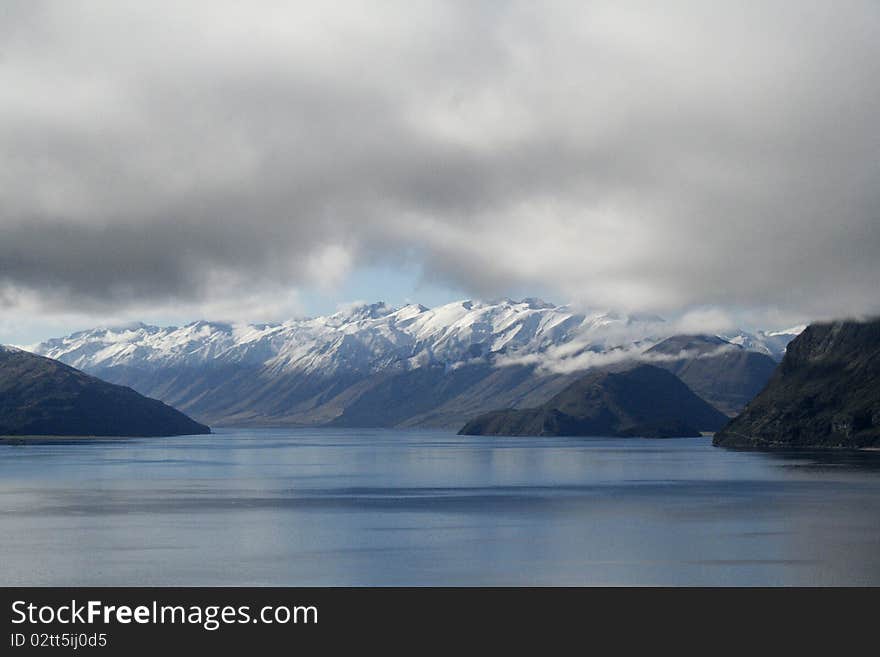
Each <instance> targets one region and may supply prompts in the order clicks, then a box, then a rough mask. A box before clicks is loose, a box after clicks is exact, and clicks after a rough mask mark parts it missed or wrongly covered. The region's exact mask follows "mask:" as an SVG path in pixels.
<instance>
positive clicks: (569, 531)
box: [0, 429, 880, 585]
mask: <svg viewBox="0 0 880 657" xmlns="http://www.w3.org/2000/svg"><path fill="white" fill-rule="evenodd" d="M16 584H22V585H431V584H434V585H437V584H448V585H490V584H494V585H527V584H546V585H576V584H591V585H603V584H624V585H629V584H636V585H715V584H723V585H790V584H808V585H809V584H812V585H826V584H849V585H864V584H873V585H880V454H878V453H864V454H853V453H837V454H821V453H808V452H805V453H800V454H795V455H787V456H781V455H774V454H761V453H745V452H732V451H726V450H721V449H716V448H713V447H711V445H710V442H709V440H708V439H676V440H666V441H649V440H638V439H583V438H581V439H575V438H473V437H458V436H455V435H451V434H449V433H444V432H403V431H384V430H346V431H343V430H307V429H304V430H225V431H224V430H221V431H219V432H218V433H217V434H216V435H213V436H197V437H183V438H162V439H147V440H125V441H116V442H101V443H91V444H42V445H26V446H16V445H0V585H16Z"/></svg>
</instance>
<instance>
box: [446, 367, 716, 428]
mask: <svg viewBox="0 0 880 657" xmlns="http://www.w3.org/2000/svg"><path fill="white" fill-rule="evenodd" d="M725 420H726V418H725V416H724V415H723V414H722V413H721V412H719V411H718V410H716V409H715V408H713V407H712V406H710V405H709V404H708V403H706V402H705V401H704V400H702V399H700V398H699V397H698V396H697V395H695V394H694V393H693V392H692V391H691V390H690V389H689V388H688V387H687V386H686V385H685V384H683V383H682V382H681V381H680V380H679V379H678V378H677V377H676V376H675V375H674V374H671V373H670V372H667V371H666V370H663V369H661V368H659V367H654V366H653V365H635V366H629V367H626V368H620V369H615V370H608V369H605V370H595V371H592V372H590V373H588V374H587V375H586V376H583V377H581V378H579V379H577V380H576V381H575V382H574V383H572V384H570V385H569V386H568V387H566V388H565V389H564V390H563V391H562V392H560V393H559V394H558V395H556V396H554V397H553V398H552V399H550V400H549V401H548V402H546V403H545V404H543V405H541V406H538V407H536V408H530V409H523V410H517V409H508V410H501V411H493V412H490V413H486V414H484V415H481V416H479V417H477V418H475V419H473V420H471V421H470V422H468V423H467V424H466V425H465V426H464V428H462V430H461V431H460V432H459V433H461V434H464V435H510V436H557V435H570V436H644V437H657V438H663V437H670V436H697V435H699V434H700V431H714V430H716V429H717V428H719V427H720V426H721V425H722V424H724V422H725Z"/></svg>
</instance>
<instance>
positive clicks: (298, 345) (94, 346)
mask: <svg viewBox="0 0 880 657" xmlns="http://www.w3.org/2000/svg"><path fill="white" fill-rule="evenodd" d="M635 323H636V321H635V320H632V319H631V318H629V317H626V316H621V315H616V314H611V313H593V314H578V313H575V312H572V311H571V310H570V309H568V308H567V307H565V306H553V305H551V304H548V303H545V302H542V301H540V300H536V299H526V300H524V301H520V302H516V301H511V300H508V299H505V300H503V301H499V302H494V303H484V302H478V301H470V300H468V301H459V302H455V303H450V304H446V305H444V306H440V307H437V308H433V309H429V308H426V307H424V306H421V305H407V306H403V307H402V308H392V307H389V306H387V305H385V304H384V303H381V302H380V303H375V304H372V305H362V306H356V307H354V308H351V309H348V310H345V311H340V312H337V313H335V314H333V315H328V316H324V317H315V318H311V319H301V320H291V321H288V322H284V323H281V324H259V325H246V326H233V325H230V324H223V323H213V322H204V321H200V322H195V323H193V324H188V325H186V326H183V327H180V328H178V327H167V328H159V327H156V326H148V325H146V324H135V325H130V326H125V327H121V328H115V329H112V328H101V329H94V330H90V331H82V332H80V333H74V334H73V335H69V336H67V337H64V338H57V339H53V340H48V341H47V342H43V343H41V344H39V345H35V346H34V347H32V348H31V350H32V351H34V352H36V353H39V354H42V355H44V356H49V357H50V358H55V359H58V360H61V361H63V362H65V363H68V364H69V365H72V366H74V367H78V368H81V369H86V370H95V369H101V368H110V367H117V366H127V367H145V368H153V367H157V366H180V365H188V366H194V365H200V364H205V363H209V362H210V363H215V364H241V365H263V366H265V367H266V368H268V369H269V370H270V371H272V372H275V373H290V372H301V373H313V372H317V373H322V374H326V375H332V374H335V373H337V372H339V371H342V370H353V371H362V372H377V371H382V370H385V369H387V368H389V367H397V368H402V369H413V368H416V367H421V366H425V365H431V364H442V365H444V366H447V367H449V366H452V367H454V366H457V365H460V364H462V363H465V362H469V361H472V360H474V359H478V358H486V357H491V356H492V355H493V354H501V353H505V354H528V353H536V352H540V351H542V350H544V349H546V348H547V347H549V346H551V345H560V344H565V343H567V342H569V341H571V340H572V339H574V338H578V339H584V338H589V337H592V338H593V339H594V341H595V343H596V344H598V345H604V344H606V343H607V342H608V340H609V339H611V338H612V337H614V336H616V335H617V333H616V332H615V331H614V329H622V328H625V327H630V328H631V327H632V326H633V325H634V324H635ZM647 326H648V324H647V323H645V327H646V328H645V330H643V331H641V333H645V332H646V331H647ZM631 332H632V331H630V333H631Z"/></svg>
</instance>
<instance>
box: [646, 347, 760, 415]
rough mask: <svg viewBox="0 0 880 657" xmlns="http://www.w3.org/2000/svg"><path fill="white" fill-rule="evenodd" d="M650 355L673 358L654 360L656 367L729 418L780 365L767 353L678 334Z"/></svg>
mask: <svg viewBox="0 0 880 657" xmlns="http://www.w3.org/2000/svg"><path fill="white" fill-rule="evenodd" d="M647 353H648V354H654V355H661V354H662V355H664V356H668V357H670V358H672V359H673V360H657V361H652V364H654V365H656V366H657V367H662V368H663V369H665V370H669V371H670V372H672V373H673V374H675V375H676V376H677V377H678V378H680V379H681V380H682V381H684V383H685V384H686V385H687V386H688V387H689V388H690V389H691V390H693V391H694V392H695V393H697V394H698V395H699V396H700V397H702V398H703V399H705V400H706V401H707V402H709V403H710V404H712V405H713V406H714V407H715V408H717V409H719V410H720V411H723V412H724V413H727V414H728V415H736V414H737V413H739V412H740V411H742V409H743V408H745V406H746V404H748V403H749V402H750V401H751V400H752V399H754V398H755V395H757V394H758V393H759V392H761V390H763V389H764V386H765V385H767V382H768V381H769V380H770V377H771V376H772V375H773V372H774V371H775V370H776V365H777V363H776V361H774V360H773V359H772V358H770V356H767V355H766V354H760V353H757V352H755V351H748V350H746V349H743V348H742V347H740V346H739V345H735V344H731V343H730V342H727V341H726V340H724V339H722V338H719V337H717V336H709V335H676V336H673V337H671V338H667V339H666V340H663V342H660V343H659V344H657V345H655V346H653V347H652V348H651V349H649V350H648V351H647ZM677 356H681V357H680V358H677Z"/></svg>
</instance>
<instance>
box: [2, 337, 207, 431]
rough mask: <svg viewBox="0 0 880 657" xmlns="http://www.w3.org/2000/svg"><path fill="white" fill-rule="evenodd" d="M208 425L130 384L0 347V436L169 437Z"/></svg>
mask: <svg viewBox="0 0 880 657" xmlns="http://www.w3.org/2000/svg"><path fill="white" fill-rule="evenodd" d="M210 431H211V430H210V429H209V428H208V427H206V426H204V425H202V424H199V423H197V422H195V421H193V420H191V419H190V418H188V417H187V416H186V415H184V414H183V413H180V412H179V411H176V410H174V409H173V408H171V407H170V406H167V405H165V404H163V403H162V402H160V401H157V400H155V399H150V398H148V397H144V396H142V395H140V394H138V393H137V392H135V391H134V390H132V389H131V388H125V387H122V386H117V385H113V384H111V383H107V382H106V381H101V380H100V379H96V378H94V377H92V376H89V375H87V374H84V373H83V372H80V371H79V370H76V369H74V368H72V367H70V366H68V365H64V364H63V363H59V362H58V361H55V360H52V359H50V358H44V357H43V356H37V355H35V354H31V353H28V352H25V351H19V350H15V349H8V348H5V347H0V435H13V436H23V435H40V436H44V435H55V436H175V435H185V434H203V433H210Z"/></svg>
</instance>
